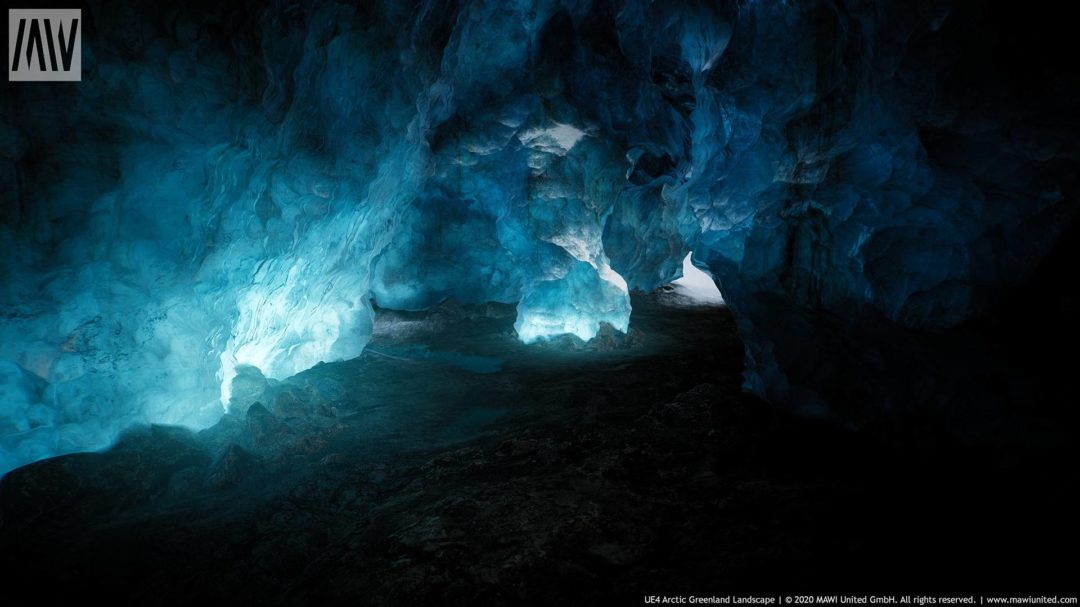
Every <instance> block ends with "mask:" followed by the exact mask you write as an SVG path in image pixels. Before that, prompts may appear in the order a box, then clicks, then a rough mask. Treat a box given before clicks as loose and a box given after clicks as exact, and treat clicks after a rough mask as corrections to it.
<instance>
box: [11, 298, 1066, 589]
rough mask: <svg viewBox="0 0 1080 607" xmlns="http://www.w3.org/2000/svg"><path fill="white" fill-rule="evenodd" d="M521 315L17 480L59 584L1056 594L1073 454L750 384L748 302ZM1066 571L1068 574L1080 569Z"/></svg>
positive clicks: (493, 316)
mask: <svg viewBox="0 0 1080 607" xmlns="http://www.w3.org/2000/svg"><path fill="white" fill-rule="evenodd" d="M513 318H514V317H513V310H512V308H509V307H506V306H499V305H495V304H491V305H487V306H480V307H468V308H465V307H458V306H453V305H444V306H442V307H440V308H438V309H436V310H435V311H434V312H431V313H425V314H421V313H402V312H383V313H381V314H380V316H379V319H378V321H377V324H376V330H375V337H374V339H373V341H372V342H371V344H370V345H369V347H368V349H367V350H366V351H365V353H364V354H363V355H362V356H360V357H359V358H357V359H354V360H351V361H346V362H342V363H333V364H324V365H319V366H317V367H315V368H314V369H311V370H309V371H306V372H304V373H301V374H300V375H298V376H296V377H294V378H292V379H290V380H288V381H287V382H283V383H281V384H277V385H274V386H271V387H270V388H268V389H267V390H266V391H265V393H264V394H263V395H262V398H261V399H260V402H262V404H261V405H257V406H253V407H252V408H251V409H250V410H249V411H248V412H247V413H246V414H243V415H240V414H230V415H227V416H226V417H225V418H223V420H222V421H221V422H220V423H219V424H218V425H217V426H215V427H214V428H211V429H208V430H205V431H202V432H200V433H191V432H188V431H185V430H182V429H177V428H167V427H159V426H155V427H150V428H141V429H135V430H132V431H131V432H129V433H128V434H127V435H125V436H124V437H123V438H122V439H121V440H120V441H119V443H118V444H117V445H116V446H115V447H114V448H112V449H111V450H109V451H106V452H104V453H93V454H76V455H69V456H63V457H58V458H53V459H51V460H46V461H43V462H38V463H36V464H33V465H30V466H27V467H24V468H21V469H18V470H16V471H13V472H12V473H10V474H9V475H8V476H6V477H5V478H4V479H3V481H2V483H0V517H2V518H0V571H3V575H4V576H5V577H6V578H8V579H7V580H6V581H5V586H7V587H8V588H12V589H14V588H20V587H25V588H33V589H34V593H35V595H36V596H38V597H40V596H41V595H42V593H44V594H46V595H47V594H54V593H55V594H64V595H78V596H81V597H88V596H94V595H102V596H109V597H111V598H112V599H113V600H116V601H120V602H135V601H138V602H140V603H147V604H175V603H184V604H190V603H194V602H208V603H220V602H225V601H230V602H232V601H249V602H257V604H263V603H266V604H393V605H396V604H402V603H406V602H412V603H416V604H428V603H436V602H437V603H440V604H466V603H468V604H491V603H494V604H521V603H532V604H549V603H554V604H559V603H572V604H578V603H588V602H596V601H603V602H608V601H612V600H616V601H619V600H620V599H621V601H620V602H623V603H627V604H640V603H641V602H642V601H643V597H644V596H646V595H664V594H666V595H672V594H685V595H690V594H695V595H707V594H710V593H716V594H727V593H730V592H733V591H740V592H759V593H767V594H772V595H776V594H777V593H780V592H826V593H837V592H843V593H851V592H860V591H863V592H874V593H886V592H931V591H948V592H956V593H961V594H970V593H975V594H979V593H987V592H991V591H993V590H1001V591H1006V590H1008V591H1023V592H1039V593H1043V594H1049V593H1053V592H1054V591H1055V590H1057V589H1058V588H1059V587H1060V586H1061V585H1062V584H1065V583H1073V582H1072V578H1073V575H1072V574H1073V573H1074V567H1075V559H1062V558H1060V557H1059V556H1057V555H1055V554H1054V553H1053V551H1051V550H1048V549H1047V546H1052V545H1055V544H1057V545H1064V546H1067V547H1069V551H1070V552H1074V550H1073V548H1074V547H1075V545H1076V543H1075V540H1076V538H1077V533H1076V531H1077V529H1076V523H1075V517H1074V516H1073V508H1074V506H1075V502H1074V501H1073V498H1072V497H1071V496H1072V492H1073V491H1074V490H1075V488H1076V472H1075V469H1074V468H1073V467H1072V466H1070V465H1068V464H1066V463H1064V462H1067V461H1070V460H1069V458H1070V457H1072V456H1074V455H1075V453H1074V451H1075V449H1073V450H1071V451H1070V453H1060V452H1057V451H1053V450H1052V451H1050V452H1045V451H1040V450H1038V449H1034V450H1033V449H1025V450H1009V449H1003V448H1000V447H994V446H986V445H981V446H980V445H974V446H972V445H968V446H958V445H948V444H946V445H942V444H938V443H935V444H934V446H932V447H926V446H925V445H922V446H913V445H910V444H901V445H897V444H884V443H882V442H880V441H875V440H873V439H871V438H869V437H867V436H865V435H864V434H863V433H857V432H853V431H849V430H846V429H844V428H841V427H839V426H837V425H836V424H831V423H826V422H822V421H814V420H806V419H800V418H796V417H793V416H791V415H789V414H786V413H784V412H781V411H777V410H774V409H773V408H771V407H769V406H768V405H766V404H765V403H764V402H762V401H760V400H758V399H756V398H754V397H753V396H749V395H746V394H743V393H742V392H741V390H740V385H741V381H742V378H741V370H742V365H743V360H742V357H743V349H742V344H741V342H740V341H739V338H738V334H737V331H736V329H735V324H734V321H733V320H732V318H731V315H730V313H729V312H728V311H727V310H726V309H723V308H673V307H664V306H661V305H660V304H659V302H658V300H657V296H656V295H636V296H635V299H634V315H633V318H632V324H631V326H632V331H631V334H630V335H629V336H626V337H623V336H620V335H605V336H603V337H602V338H601V339H599V340H596V341H594V342H590V344H582V343H580V342H577V341H574V340H570V339H562V340H556V341H554V342H549V343H546V344H540V345H534V346H524V345H522V344H520V343H518V342H517V341H516V340H515V339H514V336H513V332H512V324H513ZM1063 590H1067V589H1063Z"/></svg>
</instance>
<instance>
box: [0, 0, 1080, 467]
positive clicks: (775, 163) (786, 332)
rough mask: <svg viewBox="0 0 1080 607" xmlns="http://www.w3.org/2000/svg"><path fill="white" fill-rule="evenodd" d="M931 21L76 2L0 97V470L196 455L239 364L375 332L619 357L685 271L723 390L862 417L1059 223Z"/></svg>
mask: <svg viewBox="0 0 1080 607" xmlns="http://www.w3.org/2000/svg"><path fill="white" fill-rule="evenodd" d="M954 12H957V13H958V14H954ZM962 13H963V11H954V8H953V7H952V6H951V5H950V4H948V3H942V2H929V1H928V2H914V3H912V2H884V1H878V2H814V1H806V2H748V1H745V2H646V1H632V2H626V3H611V2H604V1H600V0H598V1H595V2H590V1H588V0H546V1H545V0H537V1H528V2H526V1H518V2H479V1H461V2H443V1H436V0H426V1H417V2H411V3H405V2H389V1H387V2H372V3H366V4H364V5H362V6H351V5H348V4H346V3H336V2H330V1H320V2H311V3H291V2H271V3H270V4H269V5H266V6H255V5H249V4H248V3H243V2H239V3H201V2H194V3H192V2H188V3H168V2H166V3H154V4H152V5H151V4H148V3H144V4H143V5H136V6H131V5H126V4H121V3H114V2H90V3H88V7H87V9H85V10H84V15H85V17H86V20H87V23H86V29H85V30H84V31H85V39H84V43H83V47H84V55H85V57H84V62H83V63H84V66H85V74H84V79H83V82H81V83H79V84H70V85H69V84H63V85H60V84H42V83H34V84H29V83H3V84H0V86H2V87H3V88H2V89H0V91H2V94H3V103H2V114H0V117H2V119H0V196H2V197H3V217H2V219H3V221H2V222H0V247H2V249H3V250H4V251H5V252H6V253H7V254H6V255H3V256H0V277H2V284H3V287H2V290H0V308H2V310H3V316H2V318H0V470H5V469H9V468H11V467H13V466H16V465H19V464H22V463H26V462H28V461H32V460H34V459H38V458H41V457H45V456H48V455H52V454H57V453H63V452H69V451H74V450H80V449H89V448H96V447H100V446H103V445H105V444H107V443H108V442H109V441H110V440H111V439H112V438H113V437H114V436H115V435H116V433H117V432H118V431H119V430H120V429H122V428H123V427H125V426H126V425H128V424H130V423H133V422H139V421H156V422H165V423H180V424H187V425H192V426H205V425H208V424H210V423H213V421H214V420H216V419H217V417H218V416H220V415H221V414H222V412H223V410H224V408H225V407H227V406H228V404H229V401H230V399H231V397H232V394H231V380H232V378H233V376H234V375H235V374H236V369H237V367H238V366H239V365H253V366H256V367H258V368H259V369H260V370H261V371H262V372H263V373H265V374H266V375H267V376H269V377H276V378H284V377H287V376H289V375H291V374H293V373H295V372H298V371H300V370H303V369H306V368H308V367H310V366H312V365H314V364H315V363H316V362H318V361H330V360H338V359H343V358H349V357H352V356H356V355H357V354H359V353H360V351H361V350H362V348H363V347H364V346H365V344H366V342H367V339H368V336H369V334H370V328H371V322H372V303H373V302H374V303H375V304H377V305H380V306H384V307H391V308H398V309H409V310H416V309H424V308H426V307H428V306H431V305H433V304H435V303H438V302H440V301H442V300H444V299H446V298H455V299H457V300H459V301H463V302H480V301H487V300H496V301H502V302H519V303H518V306H519V308H518V319H517V323H516V325H515V326H516V329H517V331H518V333H519V336H520V337H521V338H522V339H523V340H525V341H533V340H537V339H542V338H544V337H545V336H550V335H555V334H559V333H574V334H577V335H579V336H580V337H582V338H588V337H589V336H591V335H593V334H595V332H596V331H597V330H598V327H599V324H600V323H601V322H606V323H610V324H612V325H614V326H615V327H616V328H618V329H625V328H626V326H627V322H628V319H629V317H630V313H631V310H630V305H629V298H628V294H627V292H628V290H629V289H635V288H638V289H652V288H655V287H656V286H658V285H660V284H663V283H665V282H668V281H670V280H671V279H673V278H676V277H677V276H678V275H679V273H680V269H681V265H682V261H683V259H684V258H685V257H686V254H687V252H688V251H690V250H693V251H694V256H695V259H696V260H697V261H698V263H702V264H705V265H707V266H708V267H709V269H710V271H711V272H712V274H713V275H714V276H715V277H716V278H717V280H718V282H719V284H720V286H721V289H722V291H723V296H724V298H725V300H726V301H727V302H728V303H729V305H731V307H732V309H733V311H734V312H735V313H736V315H737V318H738V320H739V324H740V330H741V332H742V335H743V338H744V340H745V342H746V344H747V365H748V370H747V387H748V388H749V389H751V390H753V391H754V392H756V393H758V394H760V395H763V396H765V397H767V398H769V399H771V400H773V401H774V402H777V403H785V404H789V405H793V406H796V407H802V408H815V409H821V410H833V409H835V408H836V407H835V403H836V402H837V400H838V399H839V398H840V395H842V396H843V398H844V399H846V401H847V402H848V407H849V409H852V410H855V411H862V410H863V409H866V408H870V409H872V408H874V407H881V406H888V403H889V398H890V396H889V394H893V392H890V391H891V390H892V388H891V387H890V385H888V382H885V381H884V380H883V383H882V384H881V387H880V388H879V389H866V390H862V391H856V392H857V393H856V394H854V395H853V393H852V391H851V390H848V389H847V387H850V386H851V384H852V383H853V380H850V379H846V378H849V377H851V376H853V375H858V374H862V375H860V377H865V376H866V374H867V373H870V374H873V373H877V374H878V375H880V376H881V377H883V378H884V377H885V376H887V375H889V373H890V372H891V371H894V370H895V365H899V366H904V365H905V364H907V362H905V361H909V359H912V358H918V357H919V350H918V347H917V346H916V345H909V344H908V342H907V341H906V339H907V336H909V335H912V334H914V333H918V332H923V331H936V330H942V329H946V328H948V327H952V326H955V325H957V324H959V323H962V322H963V321H965V320H967V319H970V318H972V317H974V316H977V315H978V314H980V313H981V312H982V311H983V310H985V309H986V308H987V306H989V305H991V304H992V303H993V302H994V301H995V298H996V297H997V296H998V295H999V294H1000V293H1001V292H1002V289H1004V288H1007V287H1008V286H1010V285H1013V284H1016V283H1018V282H1019V281H1021V280H1022V279H1023V278H1024V276H1026V275H1027V274H1028V273H1029V272H1030V271H1031V269H1032V268H1033V267H1034V265H1035V264H1036V263H1037V262H1038V260H1039V259H1040V258H1041V257H1042V256H1043V255H1044V254H1045V253H1046V251H1047V250H1049V248H1050V247H1051V246H1052V244H1053V243H1054V241H1055V239H1056V237H1057V234H1058V231H1059V227H1058V226H1060V225H1062V223H1063V220H1064V219H1065V218H1068V217H1070V216H1071V214H1072V213H1073V212H1074V209H1075V205H1074V204H1073V203H1072V202H1071V199H1070V198H1068V197H1067V196H1066V192H1067V191H1068V188H1069V187H1071V181H1070V180H1071V177H1069V175H1070V174H1071V169H1072V168H1073V163H1072V160H1071V159H1072V158H1075V143H1074V142H1075V138H1073V137H1070V136H1069V132H1068V131H1066V130H1062V129H1057V128H1054V127H1053V126H1052V125H1050V126H1048V122H1047V120H1048V119H1046V118H1045V117H1046V116H1054V115H1056V114H1048V113H1046V112H1045V111H1043V110H1044V109H1046V108H1045V106H1053V105H1054V103H1056V102H1055V100H1056V99H1058V98H1059V96H1054V95H1049V96H1044V97H1039V96H1038V95H1031V96H1029V97H1024V98H1020V99H1013V98H1006V97H1007V96H1003V95H1002V94H999V92H998V91H995V90H991V88H990V87H988V86H984V87H983V88H979V87H975V88H972V86H971V85H972V81H970V79H969V80H965V79H964V78H963V77H961V76H963V75H964V74H970V73H971V72H970V70H968V71H963V70H964V69H967V68H965V67H964V66H965V65H966V64H965V62H970V58H968V57H966V56H965V55H964V54H963V53H960V52H958V51H957V50H956V46H957V42H956V39H957V36H959V34H957V32H961V31H963V30H964V29H965V28H967V27H969V26H970V24H969V23H967V22H966V21H964V19H966V17H964V15H963V14H962ZM954 24H955V25H954ZM957 66H959V67H957ZM957 70H961V71H960V72H958V71H957ZM961 72H962V73H961ZM977 82H978V83H993V82H994V77H993V74H991V75H990V76H988V77H986V78H983V79H980V80H978V81H977ZM1060 98H1069V97H1068V96H1067V95H1063V96H1061V97H1060ZM1071 98H1075V96H1073V97H1071ZM1050 109H1051V110H1055V111H1057V110H1060V109H1061V108H1054V107H1051V108H1050ZM1051 122H1052V120H1051ZM895 344H900V345H895ZM898 348H899V349H898ZM850 350H857V351H860V352H871V354H868V355H866V356H862V355H860V356H849V355H848V354H847V352H848V351H850ZM896 352H900V354H896ZM868 361H869V362H868ZM868 369H869V370H868ZM893 375H895V376H896V377H898V378H899V379H896V380H895V381H897V382H901V383H902V382H904V381H905V379H904V378H903V374H902V373H899V374H898V373H893ZM875 390H876V391H875ZM853 402H854V403H855V404H851V403H853ZM875 403H876V404H875ZM882 403H885V405H882Z"/></svg>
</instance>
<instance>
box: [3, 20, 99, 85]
mask: <svg viewBox="0 0 1080 607" xmlns="http://www.w3.org/2000/svg"><path fill="white" fill-rule="evenodd" d="M81 21H82V11H81V10H80V9H77V8H44V9H29V8H13V9H9V10H8V68H9V69H8V80H23V81H37V82H41V81H45V80H52V81H65V82H78V81H80V80H82V29H81V28H80V27H79V25H80V22H81Z"/></svg>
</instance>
